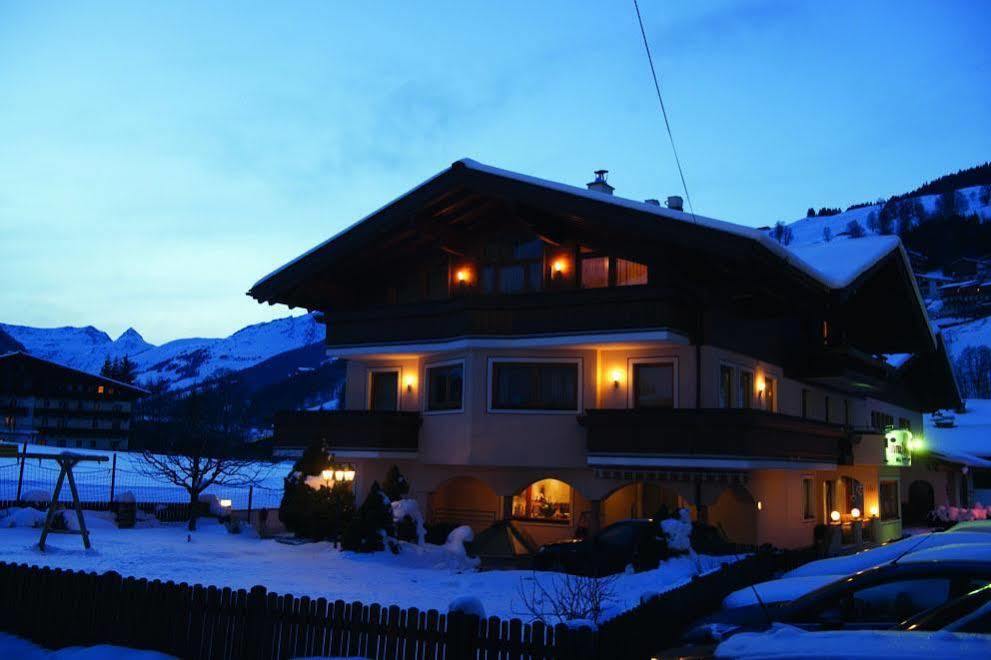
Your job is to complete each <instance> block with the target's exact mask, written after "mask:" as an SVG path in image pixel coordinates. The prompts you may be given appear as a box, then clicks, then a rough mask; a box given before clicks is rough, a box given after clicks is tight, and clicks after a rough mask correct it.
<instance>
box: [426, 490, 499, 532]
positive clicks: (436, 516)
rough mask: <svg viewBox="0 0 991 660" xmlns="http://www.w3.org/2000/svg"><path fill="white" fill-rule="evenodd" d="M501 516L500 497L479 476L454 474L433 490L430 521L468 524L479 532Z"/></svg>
mask: <svg viewBox="0 0 991 660" xmlns="http://www.w3.org/2000/svg"><path fill="white" fill-rule="evenodd" d="M498 519H499V496H498V495H496V492H495V491H494V490H492V489H491V488H490V487H489V486H488V484H486V483H485V482H484V481H482V480H481V479H477V478H475V477H453V478H451V479H448V480H447V481H445V482H444V483H442V484H441V485H440V486H438V487H437V490H435V491H434V492H432V493H430V520H431V521H432V522H435V523H449V524H452V525H468V526H469V527H471V528H472V530H473V531H474V532H476V533H478V532H480V531H482V530H483V529H486V528H488V527H490V526H491V525H492V524H493V523H494V522H495V521H496V520H498Z"/></svg>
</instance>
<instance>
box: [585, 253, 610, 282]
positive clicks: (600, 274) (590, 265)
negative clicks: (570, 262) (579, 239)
mask: <svg viewBox="0 0 991 660" xmlns="http://www.w3.org/2000/svg"><path fill="white" fill-rule="evenodd" d="M607 286H609V257H586V258H584V259H582V288H584V289H601V288H603V287H607Z"/></svg>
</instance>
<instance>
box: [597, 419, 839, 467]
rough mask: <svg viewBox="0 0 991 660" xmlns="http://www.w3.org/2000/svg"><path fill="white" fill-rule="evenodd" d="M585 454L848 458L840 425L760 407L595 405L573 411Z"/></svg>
mask: <svg viewBox="0 0 991 660" xmlns="http://www.w3.org/2000/svg"><path fill="white" fill-rule="evenodd" d="M579 422H580V423H581V424H582V426H584V427H585V428H586V429H587V443H588V454H589V456H595V455H600V456H631V457H646V456H685V457H696V458H702V457H705V458H710V457H718V458H736V459H762V460H773V461H802V462H817V463H831V464H837V463H839V464H848V463H850V462H851V461H852V449H851V444H850V440H849V434H848V432H847V430H846V429H844V428H843V427H842V426H839V425H835V424H825V423H823V422H816V421H812V420H806V419H802V418H799V417H791V416H789V415H779V414H776V413H770V412H767V411H764V410H754V409H743V408H730V409H723V408H702V409H695V408H692V409H632V410H631V409H615V410H609V409H595V410H587V411H586V412H585V414H584V415H581V416H579Z"/></svg>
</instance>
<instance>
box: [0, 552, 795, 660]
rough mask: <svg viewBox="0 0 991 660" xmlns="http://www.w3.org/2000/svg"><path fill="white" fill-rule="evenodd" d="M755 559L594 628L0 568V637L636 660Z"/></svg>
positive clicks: (742, 581) (715, 600)
mask: <svg viewBox="0 0 991 660" xmlns="http://www.w3.org/2000/svg"><path fill="white" fill-rule="evenodd" d="M780 565H781V556H780V555H770V554H758V555H756V556H752V557H748V558H746V559H743V560H742V561H739V562H736V563H735V564H731V565H727V566H725V567H724V568H723V569H721V570H719V571H716V572H713V573H710V574H707V575H703V576H701V577H697V578H695V579H693V580H692V581H690V582H688V583H686V584H685V585H683V586H680V587H678V588H676V589H673V590H671V591H668V592H665V593H663V594H661V595H659V596H657V597H655V598H653V599H651V600H649V601H648V602H646V603H644V604H642V605H640V606H639V607H637V608H635V609H633V610H631V611H629V612H626V613H624V614H622V615H620V616H618V617H616V618H614V619H611V620H609V621H608V622H606V623H604V624H603V625H602V626H600V628H599V630H598V631H597V632H593V631H591V630H589V629H588V628H579V629H575V628H570V627H567V626H564V625H557V626H553V627H551V626H545V625H544V624H543V623H540V622H539V621H537V622H533V623H524V622H522V621H520V620H519V619H512V620H509V621H506V620H502V619H498V618H495V617H492V618H488V619H479V618H478V617H477V616H473V615H467V614H462V613H450V614H445V613H442V612H438V611H437V610H427V611H420V610H418V609H417V608H413V607H411V608H408V609H400V608H399V607H397V606H391V607H386V606H382V605H378V604H371V605H366V604H363V603H360V602H352V603H346V602H344V601H341V600H338V601H333V602H331V601H328V600H326V599H324V598H309V597H307V596H303V597H301V598H296V597H294V596H292V595H279V594H276V593H270V592H268V591H266V590H265V588H264V587H260V586H257V587H254V588H253V589H251V590H250V591H245V590H244V589H237V590H232V589H229V588H217V587H204V586H201V585H192V586H191V585H188V584H185V583H181V584H175V583H173V582H161V581H159V580H147V579H138V578H122V577H121V576H120V575H118V574H117V573H114V572H110V573H104V574H103V575H97V574H95V573H86V572H82V571H71V570H63V569H60V568H48V567H37V566H28V565H26V564H7V563H2V562H0V630H3V631H4V632H8V633H11V634H14V635H18V636H21V637H25V638H27V639H30V640H32V641H34V642H35V643H38V644H40V645H42V646H45V647H48V648H63V647H65V646H76V645H93V644H105V643H106V644H117V645H121V646H127V647H132V648H137V649H150V650H156V651H161V652H163V653H168V654H171V655H175V656H178V657H181V658H211V659H213V658H216V659H226V658H253V659H259V660H270V659H275V658H279V659H281V658H292V657H297V656H313V655H316V656H320V655H331V656H358V657H366V658H376V659H378V658H382V659H385V658H389V659H391V658H402V659H416V660H421V659H422V660H430V659H437V660H440V659H445V660H447V659H460V658H476V659H479V660H487V659H496V658H498V659H499V660H509V659H521V660H523V659H526V660H531V659H532V660H536V659H541V658H547V659H550V658H569V659H575V660H591V659H593V658H647V657H650V656H651V655H652V654H654V653H655V652H656V651H658V650H660V649H663V648H665V647H668V646H671V645H672V644H673V643H675V642H676V641H677V639H678V636H679V635H680V634H681V632H682V631H683V630H684V629H685V626H686V625H687V624H688V623H689V622H691V621H692V620H693V619H695V618H697V617H698V616H701V615H703V614H705V613H707V612H709V611H711V610H713V609H715V608H716V607H717V606H718V604H719V602H720V601H721V600H722V598H724V597H725V596H726V595H727V594H728V593H730V592H731V591H734V590H735V589H738V588H741V587H743V586H745V585H747V584H750V583H752V582H754V581H760V580H763V579H766V578H767V577H768V576H770V575H771V573H772V572H773V571H774V570H776V569H777V568H779V567H780Z"/></svg>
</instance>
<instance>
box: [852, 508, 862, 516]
mask: <svg viewBox="0 0 991 660" xmlns="http://www.w3.org/2000/svg"><path fill="white" fill-rule="evenodd" d="M850 515H851V516H853V517H854V518H859V517H860V509H858V508H857V507H853V508H852V509H850Z"/></svg>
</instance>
